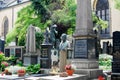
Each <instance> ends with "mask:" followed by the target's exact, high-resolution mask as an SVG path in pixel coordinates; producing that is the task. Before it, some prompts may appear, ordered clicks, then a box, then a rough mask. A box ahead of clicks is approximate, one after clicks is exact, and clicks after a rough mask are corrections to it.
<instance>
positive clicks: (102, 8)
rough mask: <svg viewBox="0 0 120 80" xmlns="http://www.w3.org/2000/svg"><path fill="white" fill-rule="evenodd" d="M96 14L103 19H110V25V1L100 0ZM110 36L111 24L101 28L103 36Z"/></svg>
mask: <svg viewBox="0 0 120 80" xmlns="http://www.w3.org/2000/svg"><path fill="white" fill-rule="evenodd" d="M96 15H97V16H98V17H100V18H101V19H103V20H105V21H108V25H109V3H108V0H98V2H97V5H96ZM109 37H110V26H108V28H106V29H104V30H101V38H109Z"/></svg>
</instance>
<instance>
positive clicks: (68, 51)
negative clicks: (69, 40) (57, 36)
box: [67, 48, 73, 59]
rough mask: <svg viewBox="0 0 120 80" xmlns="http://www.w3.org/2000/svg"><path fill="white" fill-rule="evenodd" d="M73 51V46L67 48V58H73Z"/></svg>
mask: <svg viewBox="0 0 120 80" xmlns="http://www.w3.org/2000/svg"><path fill="white" fill-rule="evenodd" d="M72 51H73V50H72V48H68V49H67V59H72V58H73V54H72Z"/></svg>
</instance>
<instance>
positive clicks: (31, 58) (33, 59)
mask: <svg viewBox="0 0 120 80" xmlns="http://www.w3.org/2000/svg"><path fill="white" fill-rule="evenodd" d="M37 58H38V55H37V54H36V42H35V27H34V26H32V25H30V26H29V28H28V30H27V40H26V54H24V65H25V66H27V65H31V64H37V60H38V59H37Z"/></svg>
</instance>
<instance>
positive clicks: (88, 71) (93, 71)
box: [75, 69, 103, 79]
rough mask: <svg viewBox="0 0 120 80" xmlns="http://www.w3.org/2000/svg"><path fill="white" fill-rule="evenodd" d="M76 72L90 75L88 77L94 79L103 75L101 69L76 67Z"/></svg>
mask: <svg viewBox="0 0 120 80" xmlns="http://www.w3.org/2000/svg"><path fill="white" fill-rule="evenodd" d="M75 74H84V75H86V76H88V79H94V78H98V76H100V75H103V71H102V70H100V69H76V70H75Z"/></svg>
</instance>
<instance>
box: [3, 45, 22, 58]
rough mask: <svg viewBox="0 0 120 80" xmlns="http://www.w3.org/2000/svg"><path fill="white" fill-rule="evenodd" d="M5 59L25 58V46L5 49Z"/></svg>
mask: <svg viewBox="0 0 120 80" xmlns="http://www.w3.org/2000/svg"><path fill="white" fill-rule="evenodd" d="M4 53H5V57H10V56H12V55H13V56H15V57H17V58H21V59H22V58H23V54H24V47H23V46H7V47H5V51H4Z"/></svg>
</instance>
